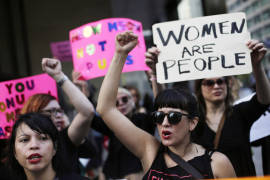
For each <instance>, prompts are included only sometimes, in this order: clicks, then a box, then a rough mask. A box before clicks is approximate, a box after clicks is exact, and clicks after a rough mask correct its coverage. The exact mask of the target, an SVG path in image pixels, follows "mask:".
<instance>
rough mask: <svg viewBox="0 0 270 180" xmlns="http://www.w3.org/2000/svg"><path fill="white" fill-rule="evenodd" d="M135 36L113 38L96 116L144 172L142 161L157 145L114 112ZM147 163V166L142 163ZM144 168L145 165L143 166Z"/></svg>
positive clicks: (154, 140)
mask: <svg viewBox="0 0 270 180" xmlns="http://www.w3.org/2000/svg"><path fill="white" fill-rule="evenodd" d="M137 42H138V39H137V36H136V35H134V34H133V33H131V32H125V33H121V34H118V35H117V37H116V50H115V54H114V57H113V59H112V62H111V64H110V67H109V70H108V72H107V74H106V76H105V78H104V80H103V83H102V86H101V89H100V92H99V97H98V105H97V112H98V113H99V114H100V115H101V117H102V119H103V120H104V121H105V123H106V124H107V126H108V127H109V128H110V129H111V130H112V131H113V132H114V133H115V135H116V136H117V138H118V139H119V140H120V141H121V142H122V143H123V144H124V145H125V146H126V147H127V148H128V149H129V150H130V151H131V152H132V153H133V154H135V156H137V157H138V158H139V159H141V161H142V163H143V166H144V169H145V168H148V165H149V163H147V162H149V161H147V160H145V159H147V158H146V157H148V155H147V154H149V152H152V150H151V148H150V149H149V148H148V147H152V145H153V146H155V145H156V146H155V147H156V149H157V148H158V141H157V140H156V139H155V138H154V137H153V136H152V135H150V134H148V133H146V132H145V131H143V130H141V129H139V128H137V127H136V126H135V125H134V124H133V123H132V122H131V121H130V120H128V119H127V117H126V116H124V115H123V114H122V113H121V112H120V111H118V109H117V108H116V105H115V102H116V96H117V90H118V85H119V81H120V76H121V72H122V69H123V66H124V64H125V60H126V58H127V55H128V53H129V52H130V51H131V50H132V49H133V48H134V47H135V46H136V45H137ZM150 154H151V153H150ZM146 161H147V162H146ZM145 164H147V165H145Z"/></svg>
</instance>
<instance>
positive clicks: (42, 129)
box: [8, 113, 62, 179]
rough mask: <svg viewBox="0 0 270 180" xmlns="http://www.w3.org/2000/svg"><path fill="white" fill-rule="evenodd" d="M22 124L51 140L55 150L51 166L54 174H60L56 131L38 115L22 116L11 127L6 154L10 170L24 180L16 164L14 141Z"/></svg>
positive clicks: (23, 174)
mask: <svg viewBox="0 0 270 180" xmlns="http://www.w3.org/2000/svg"><path fill="white" fill-rule="evenodd" d="M22 124H26V125H27V126H28V127H29V128H31V129H32V130H33V131H35V132H37V133H39V134H45V135H48V136H49V137H50V138H51V140H52V142H53V145H54V148H55V149H57V151H56V155H55V156H54V157H53V159H52V166H53V169H54V170H55V171H56V173H57V172H61V170H60V162H61V159H62V158H60V154H59V153H60V152H59V151H58V150H59V148H60V144H59V139H58V138H59V135H58V131H57V129H56V127H55V125H54V124H53V122H52V120H51V119H50V118H49V117H48V116H46V115H42V114H39V113H26V114H24V115H21V116H19V118H18V120H16V122H15V124H14V125H13V130H12V133H11V136H10V139H9V152H8V159H9V165H10V167H11V170H12V171H13V172H15V173H16V175H17V176H18V177H20V178H22V179H26V176H25V173H24V170H23V167H22V166H21V165H20V164H19V163H18V161H17V159H16V158H15V141H16V135H17V130H18V128H19V127H20V126H21V125H22Z"/></svg>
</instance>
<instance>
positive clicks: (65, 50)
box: [50, 41, 72, 61]
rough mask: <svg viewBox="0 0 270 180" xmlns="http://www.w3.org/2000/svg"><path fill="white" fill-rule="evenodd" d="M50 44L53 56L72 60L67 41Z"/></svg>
mask: <svg viewBox="0 0 270 180" xmlns="http://www.w3.org/2000/svg"><path fill="white" fill-rule="evenodd" d="M50 46H51V51H52V55H53V57H55V58H56V59H59V60H60V61H72V53H71V47H70V43H69V41H60V42H52V43H51V45H50Z"/></svg>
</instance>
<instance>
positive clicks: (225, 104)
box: [194, 40, 270, 176]
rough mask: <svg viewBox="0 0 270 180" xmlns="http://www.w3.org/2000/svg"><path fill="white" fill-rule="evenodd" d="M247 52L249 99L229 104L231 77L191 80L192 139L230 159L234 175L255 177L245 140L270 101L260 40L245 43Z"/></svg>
mask: <svg viewBox="0 0 270 180" xmlns="http://www.w3.org/2000/svg"><path fill="white" fill-rule="evenodd" d="M247 46H248V48H249V49H250V50H251V51H252V52H251V60H252V68H253V75H254V77H255V79H256V91H257V93H256V95H255V96H253V98H252V99H251V100H250V101H247V102H243V103H240V104H238V105H235V106H233V100H234V99H233V92H232V89H233V85H234V84H233V83H232V82H233V81H232V77H217V78H209V79H201V80H196V81H195V93H196V95H197V98H198V101H199V107H200V108H199V110H200V120H201V122H200V123H199V124H198V126H197V130H196V132H197V133H196V135H195V136H194V137H195V140H196V142H198V143H200V144H201V145H203V146H204V147H205V148H212V149H217V150H218V151H220V152H222V153H224V154H226V155H227V156H228V158H229V159H230V160H231V162H232V164H233V166H234V169H235V171H236V174H237V176H256V172H255V167H254V164H253V161H252V153H251V146H250V142H249V135H250V129H251V126H252V124H253V123H254V122H255V121H256V120H257V119H258V118H259V117H260V116H261V115H262V114H263V113H264V112H265V111H266V110H267V107H268V105H269V104H270V84H269V80H268V79H267V76H266V74H265V72H264V68H263V65H262V59H263V57H264V55H265V54H266V52H267V49H266V48H265V47H264V45H263V43H259V42H258V41H255V40H252V41H249V42H248V43H247Z"/></svg>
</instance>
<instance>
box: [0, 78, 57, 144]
mask: <svg viewBox="0 0 270 180" xmlns="http://www.w3.org/2000/svg"><path fill="white" fill-rule="evenodd" d="M0 89H1V91H0V139H6V138H8V137H9V136H10V133H11V130H12V126H13V124H14V121H15V120H16V114H18V113H19V112H20V109H21V108H22V107H23V104H24V103H25V102H26V101H27V99H28V98H29V97H30V96H31V95H33V94H36V93H50V94H51V95H53V96H55V97H57V88H56V83H55V81H54V79H52V78H51V77H50V76H49V75H47V74H40V75H35V76H30V77H26V78H21V79H16V80H11V81H4V82H1V83H0Z"/></svg>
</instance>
